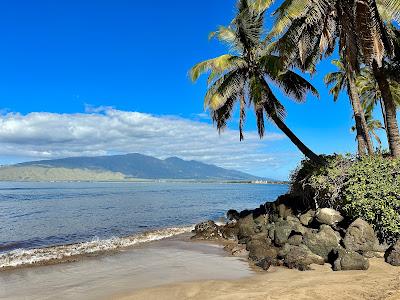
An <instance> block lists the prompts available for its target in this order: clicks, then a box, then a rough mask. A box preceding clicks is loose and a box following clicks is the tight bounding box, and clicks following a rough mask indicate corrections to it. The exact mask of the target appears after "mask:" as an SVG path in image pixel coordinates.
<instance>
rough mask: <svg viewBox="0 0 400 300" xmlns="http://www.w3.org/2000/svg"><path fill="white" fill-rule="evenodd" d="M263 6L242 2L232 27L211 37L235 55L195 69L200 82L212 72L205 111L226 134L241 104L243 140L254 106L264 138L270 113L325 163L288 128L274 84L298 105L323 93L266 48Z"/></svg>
mask: <svg viewBox="0 0 400 300" xmlns="http://www.w3.org/2000/svg"><path fill="white" fill-rule="evenodd" d="M260 2H262V1H251V0H239V2H238V11H237V15H236V17H235V19H234V20H233V21H232V23H231V24H230V25H229V26H228V27H223V26H221V27H219V28H218V30H217V31H216V32H214V33H212V34H211V37H217V38H218V39H219V40H220V41H221V42H224V43H226V44H227V45H228V47H229V49H230V51H229V53H228V54H224V55H222V56H219V57H217V58H213V59H210V60H206V61H203V62H201V63H199V64H197V65H195V66H194V67H193V68H192V69H191V70H190V76H191V79H192V80H193V81H196V80H197V79H198V78H199V77H200V75H201V74H203V73H207V72H210V74H209V77H208V91H207V93H206V96H205V101H204V106H205V108H208V109H209V110H210V113H211V116H212V119H213V121H214V123H216V126H217V128H218V130H219V131H220V132H221V130H223V129H224V128H225V127H226V125H227V121H228V120H229V119H230V118H231V116H232V113H233V110H234V107H235V104H237V103H239V106H240V121H239V132H240V140H242V139H243V138H244V135H243V125H244V121H245V116H246V107H247V106H250V105H252V106H253V107H254V112H255V115H256V120H257V128H258V134H259V136H260V138H261V137H263V135H264V130H265V129H264V114H265V115H266V116H267V118H269V119H270V120H272V121H273V122H274V123H275V124H276V125H277V126H278V127H279V129H281V130H282V131H283V132H284V133H285V134H286V135H287V136H288V137H289V139H290V140H291V141H292V142H293V143H294V144H295V145H296V146H297V148H298V149H299V150H300V151H301V152H302V153H303V154H304V155H305V156H307V157H308V158H310V159H311V160H312V161H314V162H316V163H320V162H321V158H320V157H319V156H318V155H316V154H315V153H314V152H313V151H311V150H310V149H309V148H308V147H307V146H306V145H305V144H304V143H303V142H302V141H301V140H300V139H299V138H298V137H297V136H296V135H295V134H294V133H293V132H292V131H291V130H290V129H289V128H288V127H287V126H286V124H285V123H284V121H283V120H284V117H285V114H286V111H285V108H284V107H283V105H282V104H281V102H280V101H279V100H278V99H277V97H276V96H275V94H274V92H273V90H272V88H271V87H270V82H273V83H275V84H276V85H278V86H279V87H280V88H281V89H282V90H283V91H284V92H285V93H286V94H287V95H289V96H291V97H292V98H293V99H294V100H296V101H298V102H304V101H305V97H306V94H307V92H308V91H311V92H312V93H313V94H314V95H318V92H317V90H316V89H315V88H314V87H313V86H312V85H311V84H310V83H309V82H308V81H307V80H305V79H304V78H302V77H301V76H299V75H298V74H296V73H295V72H294V71H292V70H290V69H285V68H284V66H283V64H282V63H281V59H280V57H278V56H276V55H273V54H272V53H270V52H268V51H267V50H266V49H265V47H264V45H265V44H267V43H268V40H267V39H265V34H264V31H263V24H264V13H265V10H266V9H267V7H268V5H264V6H262V8H261V9H260V5H259V3H260ZM255 3H256V5H255ZM255 6H257V9H256V8H255Z"/></svg>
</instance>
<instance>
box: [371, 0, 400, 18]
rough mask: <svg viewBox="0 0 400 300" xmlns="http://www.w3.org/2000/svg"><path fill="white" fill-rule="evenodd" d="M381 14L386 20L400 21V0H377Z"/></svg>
mask: <svg viewBox="0 0 400 300" xmlns="http://www.w3.org/2000/svg"><path fill="white" fill-rule="evenodd" d="M376 4H377V7H378V11H379V14H380V15H381V17H382V19H383V20H384V21H385V22H391V21H396V22H397V23H400V1H398V0H377V1H376Z"/></svg>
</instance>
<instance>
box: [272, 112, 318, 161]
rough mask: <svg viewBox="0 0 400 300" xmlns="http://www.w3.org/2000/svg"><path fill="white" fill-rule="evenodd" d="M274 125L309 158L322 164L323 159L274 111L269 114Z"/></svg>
mask: <svg viewBox="0 0 400 300" xmlns="http://www.w3.org/2000/svg"><path fill="white" fill-rule="evenodd" d="M269 117H271V119H272V120H273V121H274V123H275V124H276V126H278V128H279V129H280V130H282V132H283V133H284V134H285V135H286V136H287V137H288V138H289V139H290V140H291V142H292V143H293V144H295V145H296V147H297V148H298V149H299V150H300V151H301V152H302V153H303V154H304V155H305V156H306V157H308V158H309V159H310V160H312V161H313V162H314V163H316V164H323V162H324V161H323V159H322V158H321V157H320V156H318V155H317V154H315V153H314V152H313V151H312V150H311V149H310V148H308V147H307V146H306V145H304V144H303V142H302V141H300V139H299V138H298V137H297V136H296V135H295V134H294V133H293V132H292V131H291V130H290V129H289V128H288V127H287V126H286V124H285V123H284V122H283V121H282V120H281V119H280V118H279V117H278V116H277V115H276V114H274V113H271V114H269Z"/></svg>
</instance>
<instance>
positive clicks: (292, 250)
mask: <svg viewBox="0 0 400 300" xmlns="http://www.w3.org/2000/svg"><path fill="white" fill-rule="evenodd" d="M324 263H325V260H324V258H323V257H321V256H318V255H316V254H314V253H312V252H311V251H310V249H308V248H307V247H306V246H304V245H301V246H289V247H288V252H287V253H286V255H285V258H284V265H285V266H287V267H288V268H290V269H299V270H308V269H309V266H310V265H311V264H318V265H323V264H324Z"/></svg>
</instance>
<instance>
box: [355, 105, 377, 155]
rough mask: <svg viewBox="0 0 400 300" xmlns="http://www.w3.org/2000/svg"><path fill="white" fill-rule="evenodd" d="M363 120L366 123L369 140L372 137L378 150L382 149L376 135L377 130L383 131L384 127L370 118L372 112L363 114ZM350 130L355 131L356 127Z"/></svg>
mask: <svg viewBox="0 0 400 300" xmlns="http://www.w3.org/2000/svg"><path fill="white" fill-rule="evenodd" d="M365 119H366V121H367V125H368V129H369V134H370V136H371V138H372V137H373V138H374V139H375V141H376V142H377V143H378V148H379V149H381V148H382V142H381V139H380V137H379V135H378V134H377V133H376V131H377V130H379V129H385V127H384V126H383V125H382V123H381V121H379V120H375V119H374V118H373V117H372V112H366V113H365ZM351 130H352V131H353V132H354V131H356V126H353V127H352V128H351Z"/></svg>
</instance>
